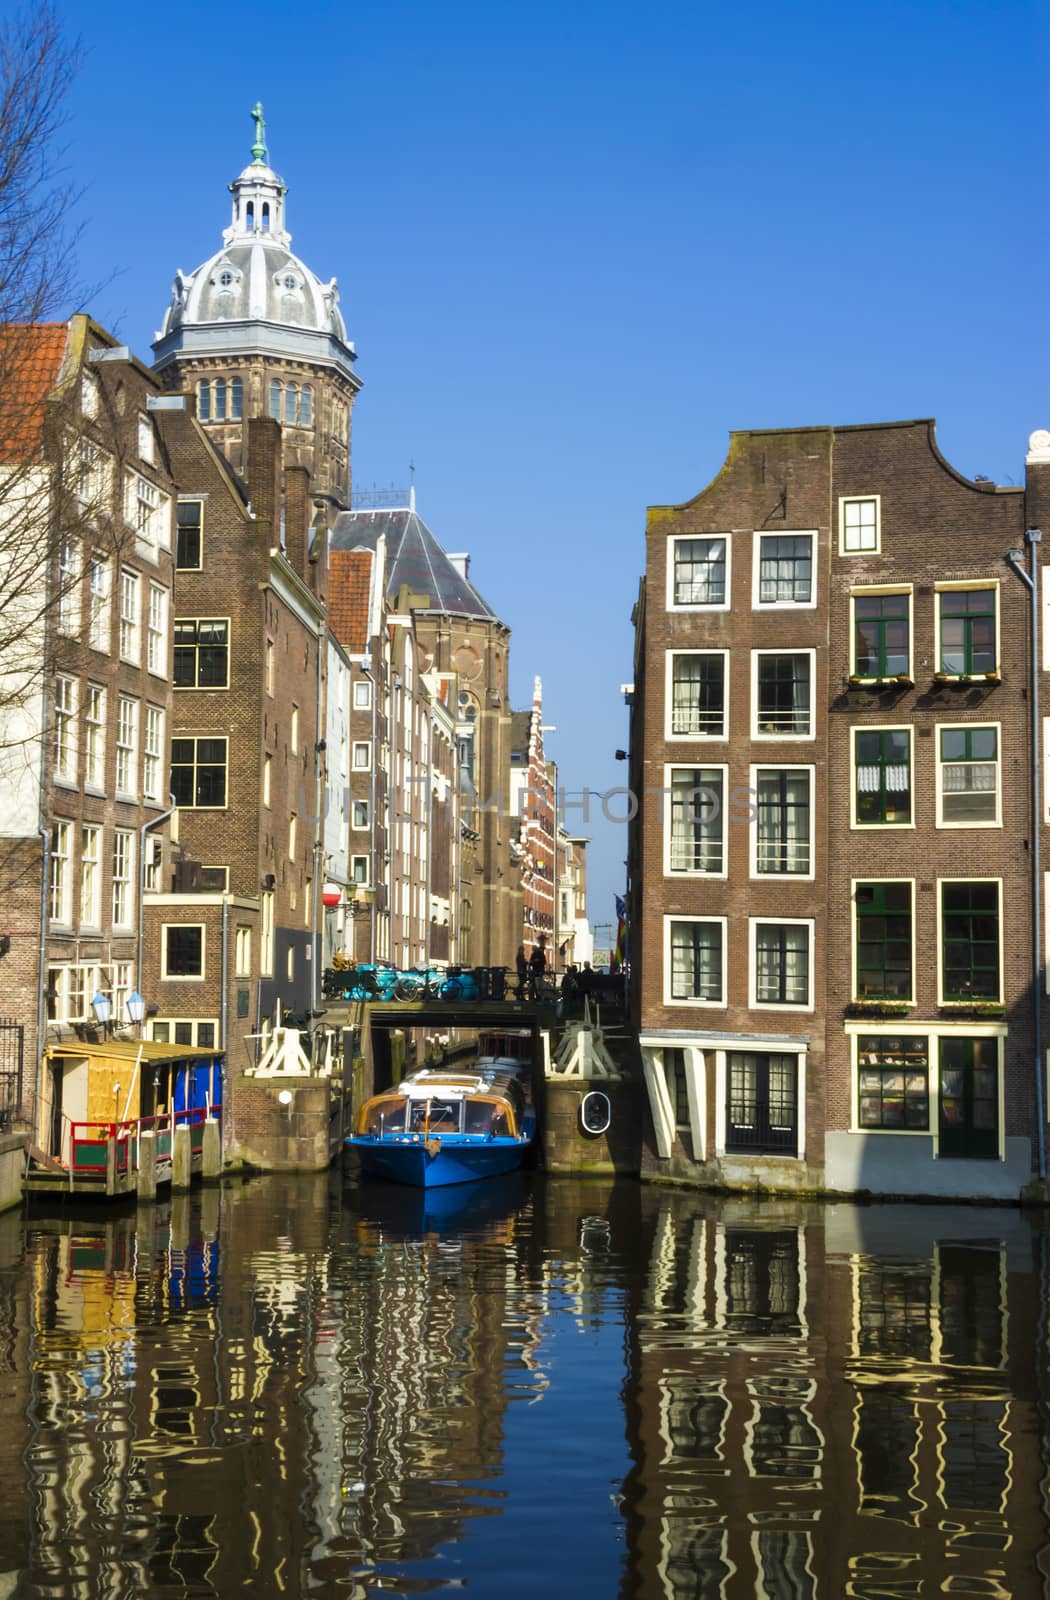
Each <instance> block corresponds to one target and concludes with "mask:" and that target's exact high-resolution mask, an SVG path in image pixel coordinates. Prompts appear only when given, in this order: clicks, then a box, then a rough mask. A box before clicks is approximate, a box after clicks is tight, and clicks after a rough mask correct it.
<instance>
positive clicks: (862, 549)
mask: <svg viewBox="0 0 1050 1600" xmlns="http://www.w3.org/2000/svg"><path fill="white" fill-rule="evenodd" d="M878 549H879V496H878V495H877V494H871V495H865V496H862V497H858V498H857V499H847V498H845V497H844V498H843V499H841V500H840V501H839V550H840V551H841V553H842V554H843V555H844V556H861V555H875V554H877V553H878Z"/></svg>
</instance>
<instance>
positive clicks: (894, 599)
mask: <svg viewBox="0 0 1050 1600" xmlns="http://www.w3.org/2000/svg"><path fill="white" fill-rule="evenodd" d="M853 671H854V672H855V674H856V675H857V677H859V678H899V677H908V676H910V673H911V595H910V594H909V593H908V592H907V590H898V591H897V592H896V593H894V594H855V595H854V596H853Z"/></svg>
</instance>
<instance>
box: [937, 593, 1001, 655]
mask: <svg viewBox="0 0 1050 1600" xmlns="http://www.w3.org/2000/svg"><path fill="white" fill-rule="evenodd" d="M997 593H998V591H997V590H996V589H991V588H989V589H939V590H938V591H937V599H938V603H939V606H940V665H939V670H940V671H941V672H946V673H948V674H949V675H954V676H959V675H962V674H965V673H971V674H973V673H976V674H978V675H980V674H983V673H987V672H994V671H995V670H996V665H997V661H996V626H995V614H996V596H997Z"/></svg>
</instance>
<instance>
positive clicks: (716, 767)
mask: <svg viewBox="0 0 1050 1600" xmlns="http://www.w3.org/2000/svg"><path fill="white" fill-rule="evenodd" d="M704 767H707V769H708V770H709V771H712V772H718V773H721V775H722V804H721V810H720V813H719V816H720V820H721V823H722V867H721V870H720V871H719V872H704V871H697V870H695V869H689V870H684V869H676V870H672V868H671V786H672V774H673V773H675V772H695V771H697V770H700V771H703V769H704ZM698 787H703V785H698ZM660 800H661V810H662V815H663V821H662V832H663V867H664V877H665V878H671V879H673V880H674V881H675V882H677V881H678V880H679V879H680V878H686V879H697V878H699V879H701V880H704V879H725V878H727V877H728V876H729V833H728V828H727V823H728V811H729V767H728V766H727V765H726V764H725V763H723V762H718V761H708V762H697V761H666V762H665V763H664V792H663V794H662V795H661V796H660Z"/></svg>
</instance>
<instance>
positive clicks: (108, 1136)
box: [70, 1106, 221, 1177]
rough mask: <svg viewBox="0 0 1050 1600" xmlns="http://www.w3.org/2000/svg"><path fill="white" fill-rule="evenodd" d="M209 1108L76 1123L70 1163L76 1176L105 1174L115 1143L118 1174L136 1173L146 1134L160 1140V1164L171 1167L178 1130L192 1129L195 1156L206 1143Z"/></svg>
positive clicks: (217, 1110)
mask: <svg viewBox="0 0 1050 1600" xmlns="http://www.w3.org/2000/svg"><path fill="white" fill-rule="evenodd" d="M210 1109H211V1115H212V1116H213V1117H215V1118H218V1117H219V1116H220V1115H221V1110H220V1108H219V1107H218V1106H212V1107H211V1108H210ZM207 1119H208V1107H206V1106H190V1107H189V1108H188V1109H187V1110H185V1111H176V1112H174V1113H171V1112H164V1113H163V1115H161V1116H154V1117H132V1118H130V1119H128V1120H127V1121H123V1122H73V1123H71V1124H70V1161H71V1165H72V1170H73V1175H74V1177H76V1175H77V1174H78V1173H80V1174H83V1175H84V1176H85V1177H88V1176H92V1177H93V1176H95V1175H96V1174H97V1173H105V1171H106V1163H107V1160H108V1154H109V1145H110V1142H111V1141H113V1140H115V1141H116V1171H117V1173H118V1174H120V1175H121V1176H123V1175H124V1174H125V1173H127V1172H129V1171H130V1172H137V1171H138V1165H139V1138H140V1135H141V1134H143V1133H150V1132H152V1133H155V1134H156V1136H157V1161H158V1164H160V1165H164V1166H170V1164H171V1145H172V1134H173V1132H174V1130H175V1129H176V1128H184V1127H187V1126H188V1127H189V1130H190V1149H191V1150H192V1151H193V1153H194V1154H196V1153H197V1151H198V1150H200V1149H201V1146H202V1144H203V1141H204V1124H205V1122H206V1121H207Z"/></svg>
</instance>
